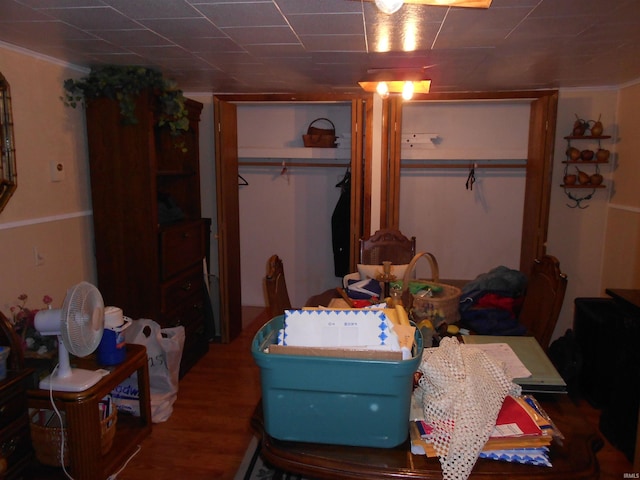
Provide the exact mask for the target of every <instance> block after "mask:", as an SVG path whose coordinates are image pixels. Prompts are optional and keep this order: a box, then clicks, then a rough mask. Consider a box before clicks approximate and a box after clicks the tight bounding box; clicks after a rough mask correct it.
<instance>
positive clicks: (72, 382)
mask: <svg viewBox="0 0 640 480" xmlns="http://www.w3.org/2000/svg"><path fill="white" fill-rule="evenodd" d="M35 327H36V329H37V330H38V331H39V332H40V333H41V334H42V335H57V336H58V368H57V369H56V370H54V371H53V373H52V374H51V375H49V376H47V377H45V378H43V379H42V380H41V381H40V388H42V389H47V390H49V389H51V390H59V391H63V392H81V391H83V390H86V389H88V388H89V387H91V386H93V385H95V384H96V383H98V382H99V381H100V379H101V378H102V374H101V372H100V371H93V370H84V369H80V368H71V365H70V363H69V353H72V354H74V355H76V356H78V357H85V356H87V355H89V354H90V353H92V352H93V351H94V350H95V349H96V348H98V345H99V344H100V339H101V338H102V332H103V331H104V301H103V299H102V295H101V294H100V291H99V290H98V289H97V288H96V287H94V286H93V285H91V284H90V283H87V282H80V283H78V284H77V285H74V286H73V287H71V288H70V289H69V290H67V295H66V297H65V299H64V303H63V304H62V309H53V310H40V311H39V312H38V313H36V318H35Z"/></svg>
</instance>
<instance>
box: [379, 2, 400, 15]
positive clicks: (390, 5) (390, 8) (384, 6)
mask: <svg viewBox="0 0 640 480" xmlns="http://www.w3.org/2000/svg"><path fill="white" fill-rule="evenodd" d="M403 4H404V0H376V6H377V7H378V8H379V9H380V11H381V12H383V13H386V14H388V15H391V14H392V13H396V12H397V11H398V10H400V7H402V5H403Z"/></svg>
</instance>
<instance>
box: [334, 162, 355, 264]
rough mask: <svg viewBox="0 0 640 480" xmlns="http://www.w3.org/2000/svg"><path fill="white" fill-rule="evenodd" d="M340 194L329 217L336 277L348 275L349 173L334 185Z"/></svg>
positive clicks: (349, 225) (349, 226)
mask: <svg viewBox="0 0 640 480" xmlns="http://www.w3.org/2000/svg"><path fill="white" fill-rule="evenodd" d="M336 187H340V189H341V193H340V198H339V199H338V203H337V204H336V208H335V209H334V210H333V215H332V216H331V234H332V243H333V264H334V270H335V275H336V277H344V276H345V275H347V274H348V273H349V230H350V228H351V172H350V171H349V170H347V173H345V175H344V178H343V179H342V180H341V181H340V182H339V183H338V184H337V185H336Z"/></svg>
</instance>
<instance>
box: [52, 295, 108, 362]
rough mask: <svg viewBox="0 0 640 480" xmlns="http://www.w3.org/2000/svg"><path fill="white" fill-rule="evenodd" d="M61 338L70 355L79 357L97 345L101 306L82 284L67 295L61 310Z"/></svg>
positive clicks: (98, 296) (88, 352)
mask: <svg viewBox="0 0 640 480" xmlns="http://www.w3.org/2000/svg"><path fill="white" fill-rule="evenodd" d="M62 311H63V312H66V315H63V318H62V323H61V327H62V328H61V335H62V338H63V341H64V343H65V346H66V347H67V349H68V350H69V352H70V353H72V354H74V355H77V356H79V357H83V356H86V355H89V354H90V353H92V352H93V351H94V350H95V349H96V348H98V345H99V344H100V339H101V338H102V332H103V327H104V303H103V300H102V295H100V292H99V291H98V289H97V288H95V287H94V286H93V285H91V284H90V283H87V282H82V283H80V284H79V285H77V286H76V287H74V288H72V289H71V290H70V291H69V292H67V296H66V297H65V300H64V305H63V308H62Z"/></svg>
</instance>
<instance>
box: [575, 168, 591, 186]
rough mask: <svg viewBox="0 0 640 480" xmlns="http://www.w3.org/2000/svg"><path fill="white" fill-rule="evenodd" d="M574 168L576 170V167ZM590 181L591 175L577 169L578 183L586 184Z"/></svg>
mask: <svg viewBox="0 0 640 480" xmlns="http://www.w3.org/2000/svg"><path fill="white" fill-rule="evenodd" d="M576 170H578V169H577V168H576ZM590 181H591V176H590V175H589V174H588V173H585V172H583V171H581V170H578V183H579V184H580V185H586V184H588V183H589V182H590Z"/></svg>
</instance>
